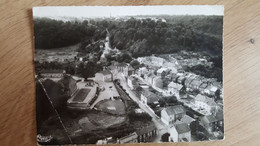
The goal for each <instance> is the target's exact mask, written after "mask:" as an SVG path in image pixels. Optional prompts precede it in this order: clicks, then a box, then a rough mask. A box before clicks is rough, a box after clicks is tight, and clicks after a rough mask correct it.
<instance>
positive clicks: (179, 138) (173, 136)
mask: <svg viewBox="0 0 260 146" xmlns="http://www.w3.org/2000/svg"><path fill="white" fill-rule="evenodd" d="M169 131H170V137H169V141H171V142H190V141H191V130H190V128H189V125H188V124H186V123H178V124H176V125H175V126H172V127H170V129H169Z"/></svg>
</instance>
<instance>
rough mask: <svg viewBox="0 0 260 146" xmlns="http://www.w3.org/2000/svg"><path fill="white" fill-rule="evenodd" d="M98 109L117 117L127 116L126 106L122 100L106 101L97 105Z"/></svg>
mask: <svg viewBox="0 0 260 146" xmlns="http://www.w3.org/2000/svg"><path fill="white" fill-rule="evenodd" d="M96 108H97V109H99V110H101V111H103V112H107V113H110V114H115V115H123V114H125V105H124V103H123V102H122V101H121V100H114V101H113V100H109V99H105V100H102V101H100V102H99V103H97V104H96Z"/></svg>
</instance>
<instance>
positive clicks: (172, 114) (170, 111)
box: [161, 105, 186, 125]
mask: <svg viewBox="0 0 260 146" xmlns="http://www.w3.org/2000/svg"><path fill="white" fill-rule="evenodd" d="M185 114H186V111H185V109H184V107H183V106H181V105H175V106H169V107H166V108H164V109H163V110H162V111H161V120H162V122H164V123H165V124H166V125H172V124H174V122H175V121H176V120H178V119H179V120H180V119H181V118H182V117H183V116H184V115H185Z"/></svg>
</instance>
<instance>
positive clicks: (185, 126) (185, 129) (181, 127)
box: [175, 123, 190, 134]
mask: <svg viewBox="0 0 260 146" xmlns="http://www.w3.org/2000/svg"><path fill="white" fill-rule="evenodd" d="M175 128H176V130H177V132H178V134H182V133H186V132H190V128H189V126H188V124H186V123H182V124H177V125H176V127H175Z"/></svg>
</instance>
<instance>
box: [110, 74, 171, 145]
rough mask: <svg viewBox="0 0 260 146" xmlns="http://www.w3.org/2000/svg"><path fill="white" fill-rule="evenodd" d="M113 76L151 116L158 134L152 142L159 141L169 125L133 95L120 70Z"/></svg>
mask: <svg viewBox="0 0 260 146" xmlns="http://www.w3.org/2000/svg"><path fill="white" fill-rule="evenodd" d="M114 78H115V79H119V80H120V84H121V86H122V87H123V88H124V89H125V90H126V92H127V93H128V94H129V96H130V98H131V99H132V100H133V101H135V102H136V103H137V104H138V105H139V107H140V108H141V109H142V110H144V111H145V112H146V113H148V114H149V115H150V116H151V117H152V121H153V122H154V124H155V126H156V128H157V129H158V136H157V137H156V138H155V139H154V142H160V139H161V136H162V135H163V134H164V133H166V132H168V129H169V127H168V126H167V125H166V124H164V123H163V122H162V121H161V119H160V117H158V116H157V115H156V114H155V113H154V112H153V110H152V109H151V108H150V107H149V106H148V105H147V104H144V103H142V102H141V101H140V100H139V98H138V97H137V96H136V95H135V93H134V92H133V91H132V90H131V89H130V88H129V87H128V85H127V81H126V78H125V76H124V74H123V73H122V72H118V73H116V74H114Z"/></svg>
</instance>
